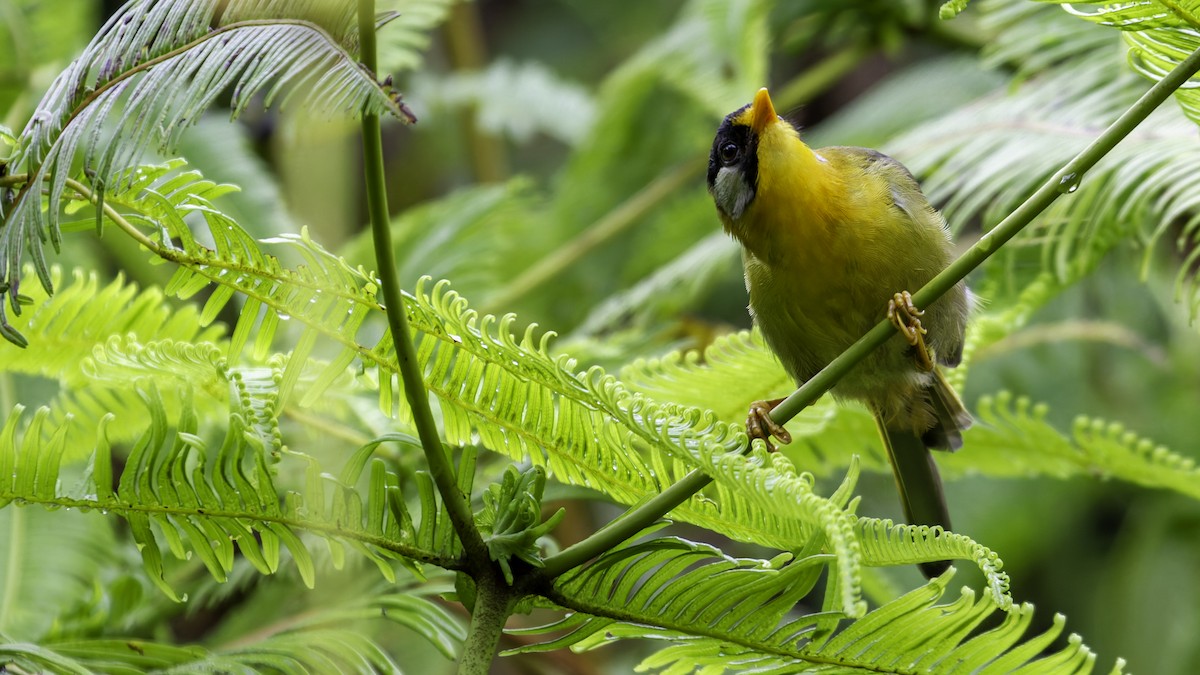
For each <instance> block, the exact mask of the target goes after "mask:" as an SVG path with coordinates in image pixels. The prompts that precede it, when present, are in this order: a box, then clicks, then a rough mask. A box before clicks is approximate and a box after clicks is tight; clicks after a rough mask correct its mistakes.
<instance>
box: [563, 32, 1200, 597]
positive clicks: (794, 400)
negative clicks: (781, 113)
mask: <svg viewBox="0 0 1200 675" xmlns="http://www.w3.org/2000/svg"><path fill="white" fill-rule="evenodd" d="M1198 70H1200V50H1197V51H1195V52H1193V53H1192V54H1191V55H1190V56H1188V57H1187V58H1186V59H1184V60H1183V61H1182V62H1181V63H1180V64H1179V65H1178V66H1176V67H1175V68H1174V69H1173V70H1172V71H1171V72H1170V73H1168V74H1167V75H1166V76H1165V77H1164V78H1163V79H1162V80H1159V81H1158V82H1156V83H1155V84H1154V86H1152V87H1151V88H1150V89H1149V91H1147V92H1146V93H1145V94H1143V95H1142V97H1141V98H1139V99H1138V100H1137V102H1135V103H1134V104H1133V105H1132V106H1130V108H1129V109H1128V110H1126V111H1125V112H1124V114H1122V115H1121V116H1120V117H1119V118H1117V120H1116V121H1115V122H1113V123H1112V124H1111V125H1109V127H1108V128H1107V129H1105V131H1104V133H1102V134H1100V136H1098V137H1097V138H1096V140H1094V141H1092V143H1091V144H1090V145H1088V147H1086V148H1084V150H1083V151H1082V152H1080V153H1079V154H1078V155H1076V156H1075V158H1074V159H1072V160H1071V161H1069V162H1067V164H1066V165H1065V166H1064V167H1063V168H1062V169H1060V170H1059V171H1058V172H1057V173H1055V174H1054V175H1053V176H1051V177H1050V178H1049V179H1048V180H1046V182H1044V183H1043V184H1042V186H1041V187H1040V188H1039V189H1038V190H1037V192H1034V193H1033V195H1031V196H1030V197H1029V198H1028V199H1026V200H1025V202H1024V203H1023V204H1021V205H1020V206H1019V207H1017V209H1016V210H1015V211H1013V212H1012V213H1011V214H1009V215H1008V217H1007V218H1005V219H1004V220H1002V221H1001V222H1000V224H999V225H997V226H996V227H995V228H993V229H992V230H991V231H990V232H988V233H987V234H986V235H984V236H983V237H982V238H980V239H979V241H977V242H975V245H974V246H972V247H971V248H970V249H968V250H967V251H966V252H965V253H963V254H962V256H960V257H959V258H958V259H957V260H955V261H954V262H953V263H951V264H950V266H949V267H947V268H946V269H945V270H943V271H942V272H941V273H940V274H938V275H937V276H935V277H934V278H933V279H932V280H930V281H929V283H927V284H925V286H923V287H922V288H921V289H920V290H918V291H917V292H916V293H914V294H913V303H914V304H916V305H917V306H918V307H927V306H929V305H930V304H932V303H933V302H934V301H935V300H937V299H938V298H940V297H941V296H942V295H943V294H945V293H946V292H947V291H949V290H950V289H951V288H953V287H954V285H955V284H957V283H958V282H960V281H962V280H963V279H965V278H966V276H967V275H968V274H970V273H971V272H972V271H973V270H974V269H975V268H976V267H979V265H981V264H982V263H983V262H984V261H985V260H987V259H988V258H990V257H991V256H992V255H993V254H995V253H996V251H998V250H1000V247H1001V246H1003V245H1004V244H1005V243H1006V242H1007V241H1008V240H1010V239H1012V238H1013V237H1014V236H1015V235H1016V234H1017V233H1018V232H1020V231H1021V230H1022V229H1023V228H1024V227H1025V226H1027V225H1028V224H1029V223H1030V222H1032V221H1033V219H1034V218H1036V217H1037V216H1038V215H1039V214H1041V213H1042V211H1045V210H1046V209H1047V208H1048V207H1049V206H1050V204H1051V203H1053V202H1054V200H1055V199H1058V197H1059V196H1061V195H1063V194H1067V193H1070V192H1074V191H1075V187H1076V186H1078V185H1079V181H1080V179H1081V178H1082V176H1083V174H1084V173H1086V172H1087V171H1088V170H1089V169H1091V168H1092V167H1093V166H1095V165H1096V162H1098V161H1100V159H1101V158H1102V157H1104V156H1105V155H1106V154H1108V152H1109V151H1111V150H1112V149H1113V148H1114V147H1115V146H1116V145H1117V143H1119V142H1120V141H1121V140H1122V139H1123V138H1125V137H1126V136H1128V135H1129V133H1130V132H1132V131H1133V130H1134V128H1135V127H1137V125H1138V124H1141V122H1142V121H1143V120H1145V119H1146V117H1148V116H1149V115H1150V113H1151V112H1153V111H1154V109H1155V108H1157V107H1158V106H1159V105H1161V104H1162V102H1163V101H1165V100H1167V97H1169V96H1170V95H1171V94H1172V93H1173V92H1174V91H1175V90H1176V89H1178V88H1179V87H1180V86H1182V85H1183V84H1184V83H1185V82H1187V80H1188V79H1189V78H1190V77H1191V76H1192V75H1194V74H1195V73H1196V72H1197V71H1198ZM895 290H905V289H895ZM895 335H896V329H895V327H893V326H892V324H891V323H889V322H888V321H887V320H884V321H880V322H879V323H878V324H876V326H875V327H874V328H872V329H871V330H870V332H868V333H867V334H866V335H864V336H863V337H862V338H860V339H859V340H858V341H857V342H855V343H854V344H853V345H851V346H850V347H849V348H847V349H846V351H844V352H842V353H841V354H840V355H838V357H837V358H835V359H834V360H833V361H831V362H830V363H829V365H827V366H825V368H823V369H822V370H821V372H819V373H817V374H816V375H814V376H813V378H812V379H810V380H808V381H807V382H805V383H804V384H803V385H802V386H801V387H800V388H799V389H797V390H796V391H795V392H793V393H792V395H791V396H788V397H787V398H786V399H784V401H783V402H782V403H780V404H779V405H778V406H776V407H775V409H774V410H772V411H771V418H772V419H774V420H775V421H776V422H777V423H779V424H784V423H785V422H787V421H788V420H791V419H792V418H793V417H795V416H796V415H797V414H799V413H800V411H801V410H803V409H805V408H807V407H808V406H810V405H812V404H813V403H814V402H816V400H817V399H818V398H820V397H821V396H822V395H823V394H825V392H827V391H829V389H830V388H831V387H833V385H834V384H835V383H836V382H837V381H838V380H840V379H841V378H842V377H844V376H845V375H846V374H847V373H849V372H850V370H851V369H852V368H853V367H854V366H855V365H857V364H858V362H859V361H862V360H863V359H864V358H866V356H867V355H868V354H870V353H871V351H872V350H874V349H876V348H878V347H879V346H881V345H882V344H883V343H885V342H887V341H888V339H890V338H892V337H893V336H895ZM729 450H730V451H736V450H737V448H729ZM710 482H712V478H711V477H710V476H707V475H705V474H703V473H702V472H701V471H700V470H699V469H695V470H693V471H692V472H691V473H689V474H688V475H686V476H684V477H683V478H682V479H681V480H680V481H679V482H678V483H675V484H674V485H672V486H671V487H670V488H668V489H667V490H665V491H663V492H662V493H661V494H659V495H658V496H657V497H654V498H653V499H650V500H649V501H646V502H643V503H641V504H639V505H638V506H636V507H634V508H632V509H630V510H628V511H626V512H625V513H623V514H621V515H620V516H618V517H617V518H616V519H615V520H613V521H612V522H610V523H609V524H608V525H606V526H605V527H603V528H601V529H600V530H599V531H598V532H596V533H595V534H593V535H592V536H590V537H588V538H586V539H584V540H583V541H581V542H579V543H577V544H575V545H574V546H570V547H568V548H566V549H563V550H562V551H560V552H559V553H558V554H557V555H554V556H551V557H549V558H547V559H546V560H545V561H544V563H543V567H542V574H543V575H545V577H546V578H553V577H554V576H557V575H559V574H562V573H563V572H566V571H567V570H570V569H572V568H574V567H576V566H578V565H582V564H583V563H585V562H587V561H588V560H590V559H592V558H593V557H595V556H597V555H599V554H601V553H603V552H604V551H607V550H609V549H610V548H612V547H613V546H616V545H617V544H619V543H621V542H623V541H625V540H626V539H628V538H629V537H631V536H633V535H635V534H637V533H638V532H640V531H641V530H642V529H643V528H645V527H646V526H648V525H650V524H651V523H653V522H654V521H656V520H658V519H659V518H661V517H663V516H665V515H666V514H667V513H669V512H670V511H671V509H673V508H675V507H676V506H679V505H680V504H682V503H683V502H685V501H687V500H688V499H689V498H690V497H691V496H692V495H694V494H695V493H697V492H699V491H700V490H702V489H704V486H706V485H708V484H709V483H710Z"/></svg>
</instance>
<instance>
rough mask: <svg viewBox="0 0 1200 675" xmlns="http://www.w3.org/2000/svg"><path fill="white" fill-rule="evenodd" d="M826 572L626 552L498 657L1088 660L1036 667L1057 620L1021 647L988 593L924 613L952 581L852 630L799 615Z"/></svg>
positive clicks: (916, 662)
mask: <svg viewBox="0 0 1200 675" xmlns="http://www.w3.org/2000/svg"><path fill="white" fill-rule="evenodd" d="M830 562H831V559H830V557H829V556H827V555H821V554H816V553H815V550H814V549H812V548H806V549H805V550H803V551H801V552H800V553H798V554H797V556H796V557H795V558H793V557H792V556H791V555H787V554H785V555H781V556H777V557H775V558H773V559H771V560H769V561H763V560H744V559H737V558H732V557H730V556H727V555H724V554H722V553H720V552H719V551H717V550H716V549H713V548H711V547H708V546H705V545H702V544H694V543H691V542H686V541H682V540H678V539H658V540H655V541H652V542H647V543H643V544H636V545H633V546H628V547H625V548H622V549H618V550H615V551H612V552H610V553H608V554H606V555H605V556H602V557H601V558H599V559H598V560H596V561H595V562H593V563H592V564H590V565H588V566H586V567H583V568H580V569H578V570H574V571H572V572H570V573H568V574H566V575H564V576H563V577H562V578H560V579H558V580H557V581H556V582H555V584H554V587H553V589H552V591H551V592H549V593H547V596H546V597H547V598H548V599H549V600H550V601H551V602H553V603H554V605H556V606H557V607H559V608H563V609H566V610H568V611H569V612H571V613H570V614H568V615H567V616H566V617H565V618H564V619H563V620H561V621H558V622H555V623H552V624H549V625H546V626H540V627H537V628H531V629H524V630H520V631H514V632H517V633H520V634H524V635H545V634H547V633H552V632H555V633H557V632H560V631H567V632H566V633H565V634H562V635H560V636H559V637H557V638H553V639H550V640H548V641H546V642H543V643H539V644H534V645H530V646H527V647H522V648H519V649H515V650H511V651H509V652H507V653H508V654H513V653H523V652H530V651H542V650H549V649H559V648H562V647H568V646H569V647H571V648H573V649H575V650H588V649H594V648H597V647H600V646H603V645H606V644H612V643H615V642H618V641H620V640H624V639H628V638H643V639H644V638H650V639H658V640H662V641H665V642H669V643H670V646H668V647H666V648H664V649H662V650H660V651H658V652H656V653H655V654H653V655H652V656H650V657H648V658H647V659H646V660H644V661H643V662H642V664H641V665H640V666H639V670H663V671H665V672H693V671H696V670H699V671H700V672H715V673H720V672H726V671H727V670H728V669H731V668H736V669H737V670H738V671H740V672H745V671H753V672H814V673H817V672H885V673H909V672H1010V671H1011V670H1015V669H1017V668H1018V667H1021V666H1024V667H1025V670H1022V671H1021V672H1030V673H1056V674H1057V673H1088V672H1091V667H1092V661H1093V659H1094V656H1093V655H1092V654H1091V652H1090V651H1088V650H1087V648H1086V647H1084V646H1083V645H1082V643H1081V642H1080V641H1079V640H1078V639H1074V640H1072V641H1071V643H1070V644H1068V646H1067V647H1065V648H1063V649H1062V650H1060V651H1058V652H1057V653H1053V654H1049V655H1046V656H1041V657H1040V658H1039V656H1040V653H1041V651H1042V650H1043V649H1044V648H1045V646H1046V645H1047V644H1048V643H1049V642H1050V641H1052V640H1053V639H1054V638H1055V637H1056V636H1057V635H1058V634H1059V633H1060V632H1061V630H1062V623H1063V621H1062V619H1061V617H1059V618H1057V619H1056V621H1055V625H1054V626H1053V627H1052V628H1051V629H1050V630H1049V631H1047V632H1046V633H1043V634H1041V635H1035V636H1032V637H1029V638H1026V639H1025V640H1024V641H1022V636H1023V634H1024V633H1025V632H1026V630H1027V629H1028V627H1029V624H1030V621H1031V618H1032V607H1031V606H1029V605H1024V606H1019V607H1018V606H1011V607H1001V606H999V605H998V604H997V603H996V601H995V600H994V599H993V598H992V596H991V595H990V594H989V595H985V596H984V597H983V598H981V599H978V600H977V599H976V598H975V595H974V593H973V592H972V591H971V590H970V589H966V588H964V589H963V590H962V595H961V596H960V597H959V599H958V600H956V601H954V602H951V603H948V604H936V603H937V601H938V600H939V599H940V598H941V597H942V595H943V594H944V592H945V590H946V586H947V584H948V583H949V581H950V579H951V577H952V575H953V573H952V572H951V573H947V574H945V575H943V576H942V577H940V578H938V579H935V580H933V581H931V582H929V583H928V584H927V585H925V586H922V587H920V588H917V589H915V590H913V591H911V592H910V593H908V594H906V595H904V596H901V597H900V598H897V599H895V600H893V601H891V602H888V603H887V604H885V605H883V606H882V607H879V608H877V609H875V610H874V611H872V612H870V613H869V614H867V615H866V616H864V617H862V618H859V619H857V620H853V621H846V620H845V619H846V617H845V616H844V615H842V614H841V613H839V612H837V611H829V609H828V607H826V608H824V609H816V610H815V609H813V608H810V607H806V606H805V604H804V603H803V600H804V598H806V596H807V595H808V594H809V592H810V591H811V590H812V589H813V588H814V586H815V583H816V581H817V579H818V578H819V576H820V573H821V571H822V568H823V567H824V566H825V565H827V564H829V563H830ZM798 602H799V603H800V604H799V605H797V603H798ZM793 611H799V612H800V616H795V615H794V614H793V613H792V612H793ZM997 614H999V615H1000V616H1001V617H1003V621H1002V622H1001V623H1000V624H999V625H998V626H997V627H995V628H992V629H991V630H988V631H984V632H979V631H978V630H977V629H978V628H979V627H980V626H982V625H984V624H985V622H986V621H989V620H993V621H994V617H995V616H996V615H997ZM1064 662H1065V663H1067V664H1071V665H1070V666H1067V667H1064V665H1063V664H1064ZM1119 671H1120V666H1119V665H1118V668H1117V670H1116V671H1115V672H1119Z"/></svg>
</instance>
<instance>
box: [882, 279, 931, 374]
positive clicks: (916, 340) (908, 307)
mask: <svg viewBox="0 0 1200 675" xmlns="http://www.w3.org/2000/svg"><path fill="white" fill-rule="evenodd" d="M924 315H925V312H924V311H923V310H921V309H919V308H917V306H916V305H914V304H913V299H912V294H911V293H909V292H908V291H900V292H899V293H896V294H895V295H893V296H892V299H891V300H888V308H887V318H888V321H891V322H892V325H893V326H895V327H896V330H898V331H900V334H901V335H903V336H904V339H905V340H907V341H908V344H910V345H912V346H913V347H915V348H916V350H917V365H918V366H919V367H920V368H921V370H924V371H926V372H928V371H931V370H933V359H931V358H929V348H928V347H927V346H926V345H925V334H926V333H927V332H928V331H927V330H926V329H925V326H924V325H922V324H921V317H922V316H924Z"/></svg>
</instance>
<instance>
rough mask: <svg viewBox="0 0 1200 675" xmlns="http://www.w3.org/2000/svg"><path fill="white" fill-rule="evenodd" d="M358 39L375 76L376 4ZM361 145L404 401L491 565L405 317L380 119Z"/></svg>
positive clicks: (368, 4)
mask: <svg viewBox="0 0 1200 675" xmlns="http://www.w3.org/2000/svg"><path fill="white" fill-rule="evenodd" d="M358 39H359V44H360V45H361V47H362V49H361V52H362V53H361V54H360V58H361V60H362V63H363V65H364V66H366V68H367V70H369V71H371V72H375V68H376V58H375V2H374V0H358ZM362 139H363V169H364V171H365V174H366V189H367V211H368V212H369V214H370V217H371V236H372V242H373V244H374V247H375V261H376V265H377V267H378V274H379V281H380V285H381V291H382V292H383V300H384V307H385V311H386V313H387V320H388V328H389V329H391V332H392V342H393V343H394V345H395V347H396V362H397V363H396V365H397V366H398V367H399V369H400V377H401V379H403V381H404V396H405V398H406V399H407V400H408V405H409V407H410V408H411V409H412V415H413V422H414V424H415V425H416V427H417V435H418V436H419V437H420V439H421V446H422V448H423V449H424V450H425V461H426V462H427V463H428V464H429V473H430V474H431V475H432V477H433V481H434V484H436V485H437V489H438V492H439V493H440V494H441V496H442V501H443V502H444V503H445V505H446V511H447V513H448V514H449V516H450V522H451V524H452V525H453V526H454V532H455V533H456V534H457V535H458V538H459V541H461V542H462V545H463V551H464V552H465V553H466V559H467V560H466V562H467V564H468V566H471V567H474V566H477V565H488V564H489V563H490V558H489V557H488V553H487V546H486V545H485V544H484V543H483V538H482V537H481V536H480V534H479V530H477V529H476V528H475V518H474V516H473V515H472V514H471V505H470V503H469V502H468V501H467V496H466V495H464V494H463V493H462V492H461V491H460V490H459V489H458V481H457V480H456V479H455V476H454V468H453V467H452V466H451V465H450V460H449V458H448V457H447V456H446V451H445V449H444V448H443V447H442V441H441V438H440V437H439V436H438V429H437V423H436V422H434V419H433V411H432V410H430V407H429V394H428V392H427V391H426V389H425V381H424V379H422V376H421V370H420V367H419V366H418V365H417V352H416V349H415V348H414V347H413V342H412V331H411V330H410V329H409V327H408V316H407V315H406V314H405V312H404V296H403V295H402V294H401V292H400V282H399V280H398V279H397V277H396V260H395V255H394V253H393V252H392V234H391V230H390V229H389V221H390V218H389V217H388V206H387V187H386V183H385V182H384V174H383V141H382V137H381V135H380V129H379V115H375V114H366V115H363V118H362Z"/></svg>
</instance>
